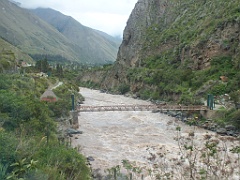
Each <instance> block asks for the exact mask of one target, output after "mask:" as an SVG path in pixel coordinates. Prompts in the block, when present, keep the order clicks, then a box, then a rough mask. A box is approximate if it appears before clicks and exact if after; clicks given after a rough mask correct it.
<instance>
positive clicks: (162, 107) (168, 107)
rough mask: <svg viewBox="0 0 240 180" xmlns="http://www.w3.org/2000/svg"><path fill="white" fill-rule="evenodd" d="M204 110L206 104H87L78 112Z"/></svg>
mask: <svg viewBox="0 0 240 180" xmlns="http://www.w3.org/2000/svg"><path fill="white" fill-rule="evenodd" d="M154 110H159V111H206V110H208V107H207V106H202V105H191V106H183V105H140V104H136V105H108V106H88V105H80V106H78V107H77V111H78V112H101V111H154Z"/></svg>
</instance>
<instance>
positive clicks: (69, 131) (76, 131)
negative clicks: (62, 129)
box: [66, 128, 83, 134]
mask: <svg viewBox="0 0 240 180" xmlns="http://www.w3.org/2000/svg"><path fill="white" fill-rule="evenodd" d="M66 133H67V134H82V133H83V132H82V131H79V130H75V129H72V128H68V129H66Z"/></svg>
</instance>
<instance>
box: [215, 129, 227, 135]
mask: <svg viewBox="0 0 240 180" xmlns="http://www.w3.org/2000/svg"><path fill="white" fill-rule="evenodd" d="M216 133H218V134H221V135H226V134H227V130H226V128H218V129H216Z"/></svg>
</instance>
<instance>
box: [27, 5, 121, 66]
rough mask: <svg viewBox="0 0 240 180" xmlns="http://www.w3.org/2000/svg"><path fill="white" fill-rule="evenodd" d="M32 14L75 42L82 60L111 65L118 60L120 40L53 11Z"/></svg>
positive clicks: (40, 9)
mask: <svg viewBox="0 0 240 180" xmlns="http://www.w3.org/2000/svg"><path fill="white" fill-rule="evenodd" d="M32 12H33V13H35V14H36V15H37V16H39V17H40V18H41V19H43V20H44V21H46V22H48V23H49V24H51V25H52V26H53V27H54V28H56V29H57V30H58V31H59V32H60V33H61V34H63V35H64V36H65V37H67V38H68V39H69V40H70V41H71V42H73V43H74V45H75V49H78V50H79V57H80V58H81V59H86V60H89V61H90V62H101V63H111V62H113V61H115V60H116V55H117V51H118V48H119V45H120V42H121V41H119V39H117V38H114V37H111V36H110V35H107V34H106V33H104V32H101V31H98V30H94V29H91V28H89V27H86V26H83V25H82V24H80V23H79V22H78V21H76V20H75V19H73V18H72V17H70V16H65V15H63V14H62V13H60V12H58V11H55V10H53V9H43V8H38V9H34V10H32Z"/></svg>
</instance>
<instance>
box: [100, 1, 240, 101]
mask: <svg viewBox="0 0 240 180" xmlns="http://www.w3.org/2000/svg"><path fill="white" fill-rule="evenodd" d="M239 41H240V2H239V1H238V0H233V1H224V0H213V1H204V0H203V1H192V0H158V1H155V0H139V1H138V2H137V4H136V6H135V8H134V10H133V12H132V13H131V15H130V18H129V20H128V22H127V26H126V28H125V30H124V36H123V42H122V44H121V46H120V49H119V52H118V57H117V61H116V63H115V64H114V67H113V68H112V69H111V71H109V72H108V74H107V75H106V76H105V77H106V78H105V79H104V80H100V81H99V83H101V84H102V86H103V87H107V88H109V89H116V88H117V87H120V86H123V85H125V86H129V87H130V89H131V91H132V92H133V93H135V94H137V95H139V96H140V97H141V98H151V99H164V100H179V101H180V102H181V103H198V102H196V101H197V98H198V97H201V96H203V97H204V96H205V94H207V93H213V94H214V95H220V94H224V93H230V92H234V91H237V90H239V88H240V83H239V79H240V73H239V69H240V58H239V57H240V56H239V55H240V54H239V53H240V51H239V50H240V44H239ZM220 76H221V78H222V80H220V79H219V77H220Z"/></svg>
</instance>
